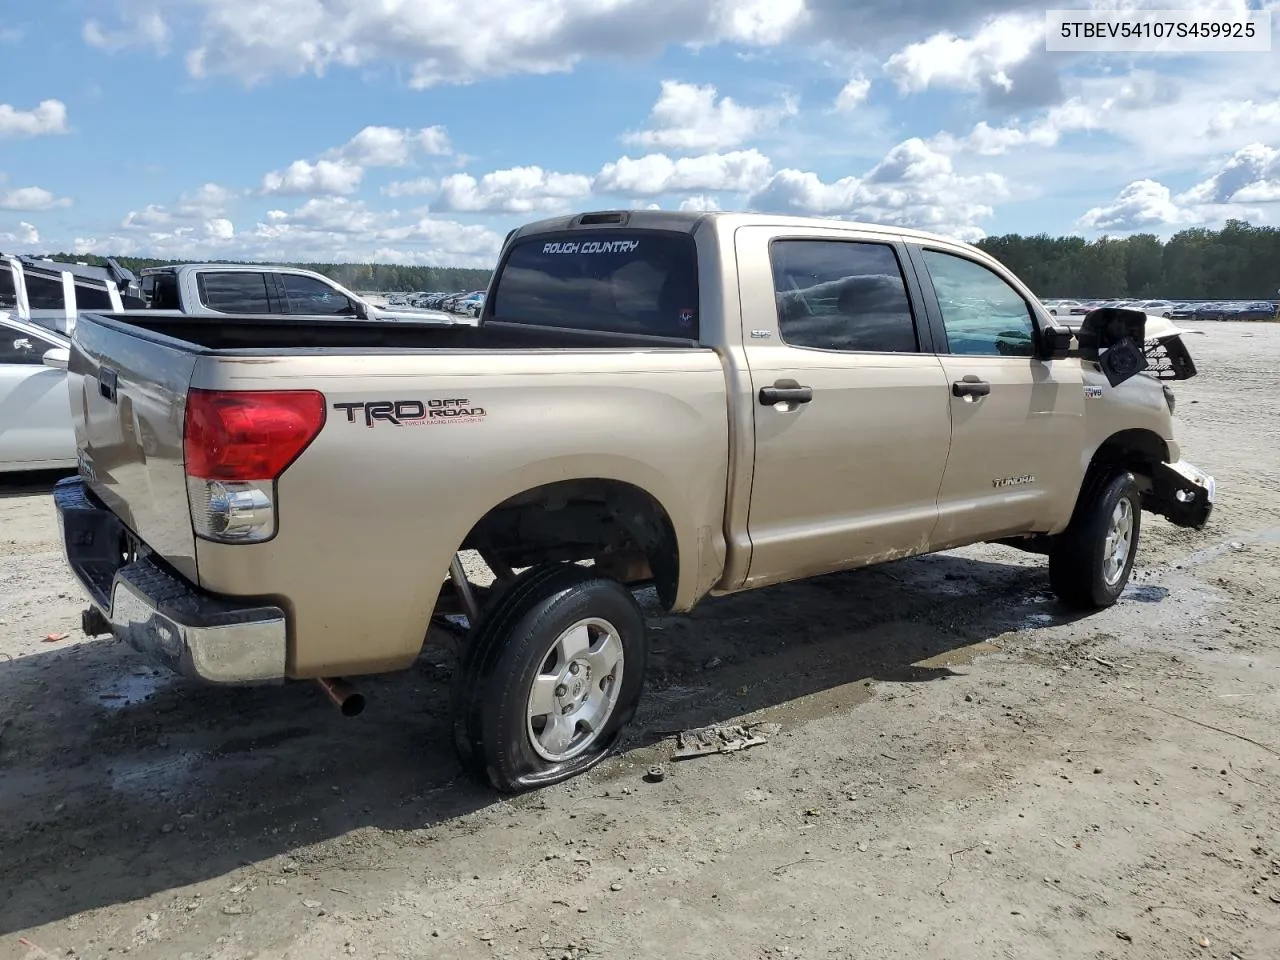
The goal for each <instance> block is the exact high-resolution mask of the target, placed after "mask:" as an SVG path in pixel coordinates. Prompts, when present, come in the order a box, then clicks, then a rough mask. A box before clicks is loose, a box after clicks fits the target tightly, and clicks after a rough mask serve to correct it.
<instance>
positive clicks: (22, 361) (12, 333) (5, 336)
mask: <svg viewBox="0 0 1280 960" xmlns="http://www.w3.org/2000/svg"><path fill="white" fill-rule="evenodd" d="M70 347H71V341H70V340H68V339H67V338H66V337H64V336H63V335H62V334H60V333H57V332H55V331H53V330H50V329H48V328H47V327H41V326H37V325H36V324H34V323H27V322H26V321H23V320H17V319H14V318H13V317H0V473H7V472H11V471H15V470H48V469H54V468H71V467H74V466H75V465H76V436H75V430H74V428H73V427H72V425H71V403H70V401H69V400H68V397H67V372H66V371H67V359H68V358H69V357H70V355H71V353H70Z"/></svg>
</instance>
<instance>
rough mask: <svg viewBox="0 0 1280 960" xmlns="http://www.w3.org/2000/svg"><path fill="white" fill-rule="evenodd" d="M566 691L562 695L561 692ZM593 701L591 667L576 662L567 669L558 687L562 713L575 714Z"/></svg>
mask: <svg viewBox="0 0 1280 960" xmlns="http://www.w3.org/2000/svg"><path fill="white" fill-rule="evenodd" d="M562 690H563V691H564V692H563V693H561V691H562ZM589 699H591V665H590V664H587V663H584V662H582V661H581V660H575V661H573V663H571V664H569V666H568V667H566V668H565V670H564V672H563V674H562V675H561V677H560V683H559V685H558V686H557V687H556V702H557V703H558V704H559V706H560V712H561V713H573V712H575V711H576V710H578V709H580V708H581V707H582V705H583V704H584V703H586V702H587V701H588V700H589Z"/></svg>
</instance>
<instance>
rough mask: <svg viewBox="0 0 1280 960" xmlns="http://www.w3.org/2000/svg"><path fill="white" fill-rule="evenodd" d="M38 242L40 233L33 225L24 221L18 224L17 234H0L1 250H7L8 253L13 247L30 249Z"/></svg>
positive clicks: (10, 232)
mask: <svg viewBox="0 0 1280 960" xmlns="http://www.w3.org/2000/svg"><path fill="white" fill-rule="evenodd" d="M39 242H40V231H39V230H37V229H36V228H35V225H34V224H30V223H27V221H25V220H22V221H20V222H19V223H18V231H17V233H14V232H12V231H9V232H5V233H0V244H3V248H5V249H8V250H9V252H10V253H12V252H13V248H14V247H15V246H17V247H25V248H27V249H31V248H33V247H34V246H35V245H36V244H38V243H39Z"/></svg>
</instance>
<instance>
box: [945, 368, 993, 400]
mask: <svg viewBox="0 0 1280 960" xmlns="http://www.w3.org/2000/svg"><path fill="white" fill-rule="evenodd" d="M990 392H991V384H989V383H987V381H985V380H980V379H978V378H977V377H975V376H974V375H973V374H972V373H970V374H967V375H966V376H965V377H964V379H963V380H957V381H956V382H955V383H953V384H951V395H952V396H955V397H985V396H986V395H987V394H989V393H990Z"/></svg>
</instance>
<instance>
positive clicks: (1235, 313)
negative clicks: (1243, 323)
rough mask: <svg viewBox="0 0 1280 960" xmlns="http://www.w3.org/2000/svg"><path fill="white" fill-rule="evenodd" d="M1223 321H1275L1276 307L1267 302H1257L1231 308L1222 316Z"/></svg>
mask: <svg viewBox="0 0 1280 960" xmlns="http://www.w3.org/2000/svg"><path fill="white" fill-rule="evenodd" d="M1223 319H1224V320H1275V319H1277V314H1276V305H1275V304H1274V303H1272V302H1271V301H1269V300H1257V301H1254V302H1253V303H1245V304H1240V305H1236V306H1233V307H1232V308H1231V309H1229V310H1227V311H1226V313H1225V314H1224V316H1223Z"/></svg>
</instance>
